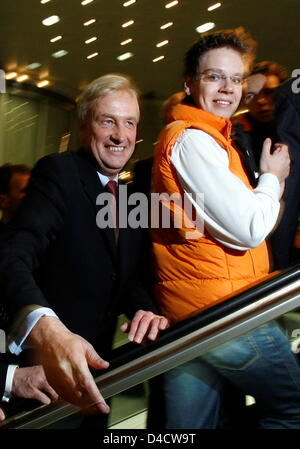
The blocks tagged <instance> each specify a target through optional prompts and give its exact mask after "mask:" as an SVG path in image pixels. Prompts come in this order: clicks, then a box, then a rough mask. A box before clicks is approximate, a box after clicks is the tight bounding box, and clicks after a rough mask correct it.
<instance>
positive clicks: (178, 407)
mask: <svg viewBox="0 0 300 449" xmlns="http://www.w3.org/2000/svg"><path fill="white" fill-rule="evenodd" d="M253 48H254V43H253V41H252V39H251V38H250V36H249V35H246V34H245V33H244V32H243V30H235V31H226V32H219V33H214V34H209V35H206V36H204V37H202V38H201V39H200V40H199V41H198V42H196V43H195V44H194V45H193V46H192V47H191V48H190V50H189V51H188V52H187V53H186V55H185V70H184V77H185V92H186V98H185V100H184V101H183V102H182V104H179V105H177V106H175V107H174V108H173V110H172V112H171V115H172V119H173V122H172V123H171V124H170V125H168V126H167V127H166V128H165V129H164V131H163V132H162V134H161V135H160V138H159V141H158V145H157V148H156V154H155V161H154V172H153V191H154V192H156V193H163V192H165V193H167V194H168V195H173V194H177V196H179V197H181V198H185V197H186V198H187V199H188V200H189V201H190V202H191V203H192V205H193V206H194V209H195V211H196V214H197V217H198V218H201V219H202V220H203V223H204V227H203V232H202V233H200V232H196V231H197V230H194V231H195V232H192V233H191V232H188V227H189V226H188V225H187V224H186V222H184V224H183V225H182V226H181V227H176V226H174V229H171V230H170V229H164V228H163V226H161V227H160V228H159V229H153V230H152V236H153V254H154V261H155V272H156V284H155V294H156V299H157V301H158V303H159V305H160V307H161V310H162V312H163V313H164V315H165V316H167V317H168V318H169V319H170V320H171V322H177V321H180V320H182V319H184V318H186V317H188V316H191V315H193V314H195V313H197V312H199V311H201V310H204V309H207V308H209V307H211V306H213V305H215V304H216V303H218V302H221V301H223V300H224V299H225V298H224V297H225V295H230V294H232V293H233V292H234V291H236V290H238V289H240V288H242V287H244V286H247V285H248V284H250V283H251V282H253V281H256V280H258V279H260V278H263V277H264V276H265V275H267V273H269V272H270V263H269V257H268V250H267V246H266V243H265V239H266V237H267V236H268V235H269V233H270V232H271V231H272V229H273V228H274V226H275V224H276V221H277V218H278V214H279V210H280V203H279V200H280V198H281V195H282V192H283V190H284V181H285V179H286V177H287V176H288V173H289V165H290V160H289V154H288V148H287V146H286V145H283V144H277V145H276V147H275V151H274V152H273V153H272V154H271V146H272V142H271V140H270V139H266V140H265V142H264V144H263V150H262V158H261V162H260V174H261V175H260V178H259V181H258V185H257V187H256V188H255V189H254V190H253V188H252V187H251V185H250V182H249V180H248V177H247V175H246V172H245V170H244V167H243V164H242V162H241V159H240V157H239V154H238V152H237V151H236V149H235V148H234V147H233V146H232V143H231V139H230V135H231V122H230V120H229V119H230V117H231V116H232V114H233V113H234V112H235V110H236V109H237V107H238V105H239V102H240V99H241V95H242V86H243V81H244V78H245V74H246V73H247V72H248V70H249V67H250V65H251V62H252V60H253V53H254V52H253ZM195 194H204V204H203V205H201V204H199V203H198V202H197V201H195ZM170 213H171V217H172V218H173V221H174V223H175V222H176V220H177V221H178V216H179V215H180V213H181V214H182V216H183V217H185V211H184V210H183V208H182V209H181V212H180V206H178V204H177V205H176V207H174V206H173V205H172V203H170ZM189 231H191V229H189ZM270 373H271V375H270ZM224 378H226V379H229V381H230V382H232V383H233V384H234V385H235V386H236V387H238V388H239V389H240V390H242V391H243V392H244V393H245V394H250V395H252V396H254V397H255V399H256V402H257V406H258V409H259V413H260V419H259V423H258V425H259V427H260V428H278V429H279V428H300V370H299V368H298V365H297V361H296V359H295V356H294V354H292V353H291V351H290V347H289V343H288V340H287V339H286V338H285V336H284V335H283V333H282V332H281V330H280V329H279V327H278V326H277V324H276V323H268V324H266V325H264V326H261V327H260V328H258V329H256V330H254V331H252V332H251V333H249V334H247V335H245V336H242V337H240V338H238V339H235V340H233V341H231V342H229V343H226V344H224V345H222V346H220V347H218V348H216V349H215V350H212V351H211V352H209V353H207V354H205V355H204V356H201V357H198V358H197V359H195V360H192V361H190V362H188V363H186V364H184V365H181V366H179V367H177V368H175V369H173V370H171V371H169V372H168V373H166V374H165V375H164V382H165V384H164V394H165V400H166V414H167V424H166V426H167V427H168V428H189V429H191V428H216V427H217V425H218V420H219V412H220V404H221V392H222V382H223V380H224Z"/></svg>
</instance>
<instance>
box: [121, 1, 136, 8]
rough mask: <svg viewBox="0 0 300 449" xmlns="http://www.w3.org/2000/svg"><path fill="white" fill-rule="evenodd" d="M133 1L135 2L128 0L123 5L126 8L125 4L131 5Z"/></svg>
mask: <svg viewBox="0 0 300 449" xmlns="http://www.w3.org/2000/svg"><path fill="white" fill-rule="evenodd" d="M135 2H136V0H128V2H125V3H123V6H125V8H126V6H130V5H133V4H134V3H135Z"/></svg>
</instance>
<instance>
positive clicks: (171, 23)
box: [160, 22, 173, 30]
mask: <svg viewBox="0 0 300 449" xmlns="http://www.w3.org/2000/svg"><path fill="white" fill-rule="evenodd" d="M172 25H173V22H168V23H165V24H164V25H162V26H161V27H160V29H161V30H165V29H166V28H169V27H171V26H172Z"/></svg>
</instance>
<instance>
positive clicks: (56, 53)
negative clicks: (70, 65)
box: [52, 50, 68, 58]
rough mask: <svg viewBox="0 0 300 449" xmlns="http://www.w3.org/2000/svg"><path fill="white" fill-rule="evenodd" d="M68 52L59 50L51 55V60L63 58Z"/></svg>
mask: <svg viewBox="0 0 300 449" xmlns="http://www.w3.org/2000/svg"><path fill="white" fill-rule="evenodd" d="M67 54H68V52H67V51H66V50H59V51H56V52H55V53H52V56H53V58H62V57H63V56H65V55H67Z"/></svg>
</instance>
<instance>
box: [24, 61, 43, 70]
mask: <svg viewBox="0 0 300 449" xmlns="http://www.w3.org/2000/svg"><path fill="white" fill-rule="evenodd" d="M41 65H42V64H40V63H39V62H33V63H32V64H29V65H28V66H27V67H26V69H27V70H35V69H38V68H39V67H41Z"/></svg>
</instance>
